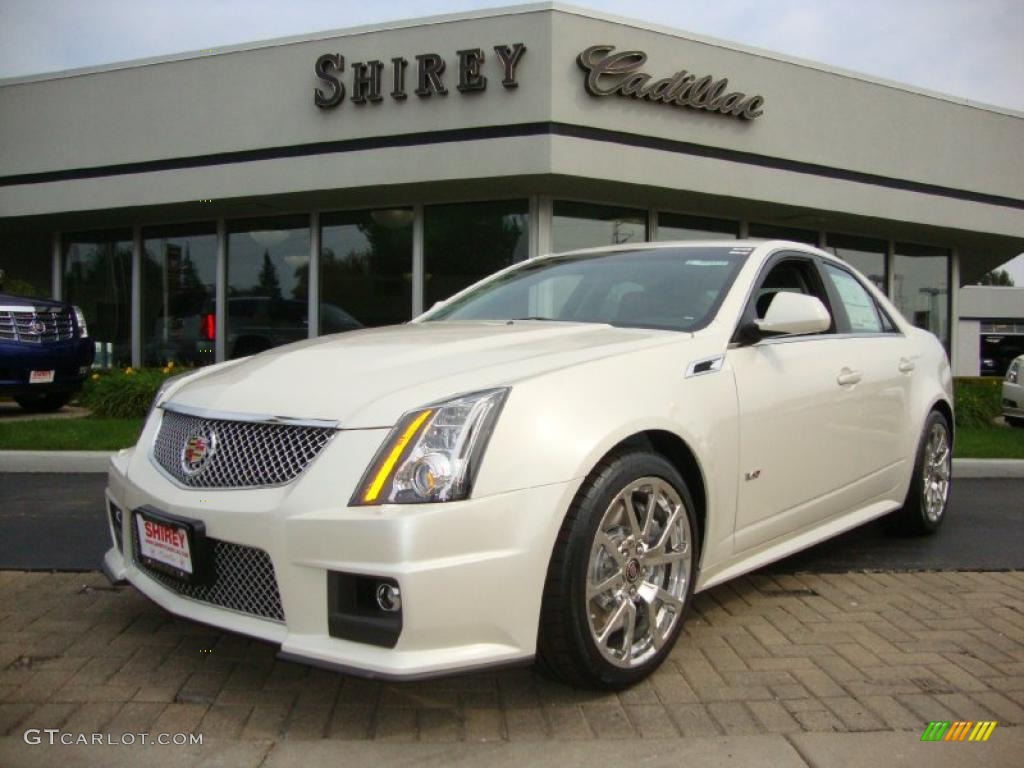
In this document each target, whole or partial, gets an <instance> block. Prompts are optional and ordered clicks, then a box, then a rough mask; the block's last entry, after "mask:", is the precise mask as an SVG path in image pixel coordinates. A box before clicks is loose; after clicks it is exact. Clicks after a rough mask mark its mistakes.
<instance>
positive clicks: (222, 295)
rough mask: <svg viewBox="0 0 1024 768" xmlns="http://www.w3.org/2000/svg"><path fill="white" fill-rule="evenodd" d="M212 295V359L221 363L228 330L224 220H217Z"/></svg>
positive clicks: (226, 247)
mask: <svg viewBox="0 0 1024 768" xmlns="http://www.w3.org/2000/svg"><path fill="white" fill-rule="evenodd" d="M214 295H215V310H214V311H215V313H216V315H215V317H214V342H213V350H214V351H213V359H214V360H215V361H216V362H218V363H221V362H223V361H224V360H226V359H227V339H226V334H227V328H228V225H227V222H226V221H224V219H217V285H216V286H215V288H214Z"/></svg>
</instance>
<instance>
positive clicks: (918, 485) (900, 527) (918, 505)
mask: <svg viewBox="0 0 1024 768" xmlns="http://www.w3.org/2000/svg"><path fill="white" fill-rule="evenodd" d="M936 429H941V430H943V431H944V432H945V439H946V444H947V446H948V450H949V451H950V453H952V451H953V436H952V432H951V431H950V428H949V422H948V421H947V420H946V417H945V416H943V415H942V414H941V413H939V412H938V411H932V412H931V413H929V414H928V418H927V419H925V422H924V429H922V430H921V438H920V440H919V441H918V446H917V457H916V459H915V461H914V474H913V476H912V477H911V479H910V488H909V489H908V490H907V497H906V499H905V500H904V502H903V507H902V508H901V509H899V510H897V511H896V512H894V513H893V514H892V517H891V518H890V520H891V522H892V530H893V531H894V532H895V533H901V534H912V535H921V534H932V533H935V532H936V531H937V530H939V527H940V526H941V525H942V521H943V520H945V519H946V512H947V510H948V509H949V491H948V490H947V492H946V498H945V501H944V503H943V504H942V507H941V510H940V511H939V513H938V515H937V516H935V515H931V516H929V514H928V510H927V500H926V496H925V493H924V486H925V462H926V453H927V452H928V446H929V439H930V437H931V435H932V433H933V430H936ZM950 467H952V459H950ZM949 483H950V485H952V471H951V470H950V478H949Z"/></svg>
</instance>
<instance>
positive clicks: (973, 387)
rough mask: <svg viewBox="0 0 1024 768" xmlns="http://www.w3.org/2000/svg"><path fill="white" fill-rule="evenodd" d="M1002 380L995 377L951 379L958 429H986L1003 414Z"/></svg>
mask: <svg viewBox="0 0 1024 768" xmlns="http://www.w3.org/2000/svg"><path fill="white" fill-rule="evenodd" d="M1002 387H1003V380H1002V379H997V378H995V377H982V376H978V377H972V378H957V379H953V402H954V405H955V411H956V425H957V426H958V427H988V426H991V425H992V419H994V418H996V417H997V416H999V415H1000V414H1001V413H1002V412H1003V408H1002Z"/></svg>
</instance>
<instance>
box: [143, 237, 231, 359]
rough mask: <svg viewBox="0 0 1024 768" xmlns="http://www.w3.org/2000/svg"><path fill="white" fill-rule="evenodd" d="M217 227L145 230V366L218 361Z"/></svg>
mask: <svg viewBox="0 0 1024 768" xmlns="http://www.w3.org/2000/svg"><path fill="white" fill-rule="evenodd" d="M216 283H217V225H216V224H215V223H213V222H210V223H208V224H187V225H180V226H173V227H151V228H150V227H147V228H146V229H143V230H142V362H143V365H151V366H152V365H166V364H167V363H169V362H174V363H178V364H182V365H206V364H208V363H212V362H213V340H214V326H215V323H214V318H215V313H216V307H215V301H216V290H215V288H216Z"/></svg>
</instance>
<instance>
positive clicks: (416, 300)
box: [412, 203, 425, 317]
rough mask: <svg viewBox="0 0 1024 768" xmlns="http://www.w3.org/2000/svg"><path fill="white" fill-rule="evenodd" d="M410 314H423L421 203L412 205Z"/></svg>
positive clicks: (423, 273) (415, 315) (416, 315)
mask: <svg viewBox="0 0 1024 768" xmlns="http://www.w3.org/2000/svg"><path fill="white" fill-rule="evenodd" d="M412 213H413V219H412V316H413V317H418V316H420V315H422V314H423V294H424V291H423V281H424V275H425V272H424V271H423V205H422V203H417V204H416V205H414V206H413V207H412Z"/></svg>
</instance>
